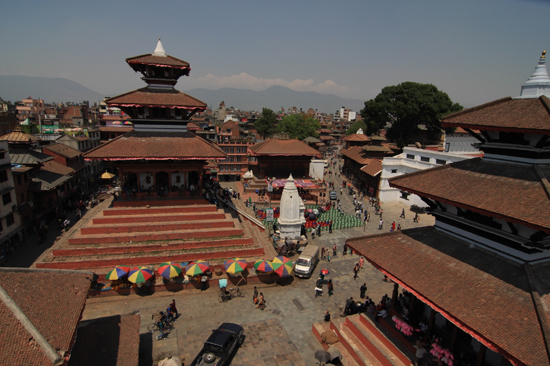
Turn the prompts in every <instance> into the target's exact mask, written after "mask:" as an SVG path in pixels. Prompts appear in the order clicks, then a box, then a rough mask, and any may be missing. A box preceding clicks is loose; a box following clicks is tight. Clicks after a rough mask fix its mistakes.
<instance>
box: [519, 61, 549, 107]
mask: <svg viewBox="0 0 550 366" xmlns="http://www.w3.org/2000/svg"><path fill="white" fill-rule="evenodd" d="M541 95H545V96H547V97H549V98H550V77H548V71H547V70H546V51H542V55H541V56H540V59H539V63H538V65H537V66H536V67H535V72H533V75H531V77H530V78H529V79H528V80H527V81H526V82H525V83H524V84H523V85H522V86H521V94H520V96H519V98H538V97H540V96H541Z"/></svg>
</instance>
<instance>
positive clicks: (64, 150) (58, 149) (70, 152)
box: [42, 144, 81, 159]
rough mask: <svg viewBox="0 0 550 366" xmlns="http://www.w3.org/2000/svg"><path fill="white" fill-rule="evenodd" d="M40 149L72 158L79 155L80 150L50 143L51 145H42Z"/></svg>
mask: <svg viewBox="0 0 550 366" xmlns="http://www.w3.org/2000/svg"><path fill="white" fill-rule="evenodd" d="M42 150H47V151H51V152H53V153H56V154H57V155H61V156H63V157H64V158H68V159H74V158H76V157H78V156H79V155H81V152H80V151H78V150H75V149H73V148H71V147H69V146H67V145H63V144H51V145H46V146H42Z"/></svg>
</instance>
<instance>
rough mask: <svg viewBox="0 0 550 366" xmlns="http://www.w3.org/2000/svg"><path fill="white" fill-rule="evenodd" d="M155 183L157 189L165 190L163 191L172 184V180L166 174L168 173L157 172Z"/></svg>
mask: <svg viewBox="0 0 550 366" xmlns="http://www.w3.org/2000/svg"><path fill="white" fill-rule="evenodd" d="M155 182H156V184H157V187H158V188H159V189H163V190H165V189H167V187H168V186H169V184H170V178H169V175H168V173H166V172H157V173H156V174H155Z"/></svg>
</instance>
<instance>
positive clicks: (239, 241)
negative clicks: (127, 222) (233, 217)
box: [52, 238, 254, 257]
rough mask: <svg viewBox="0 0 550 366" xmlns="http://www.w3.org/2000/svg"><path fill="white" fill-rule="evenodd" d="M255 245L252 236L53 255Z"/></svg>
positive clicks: (60, 251) (66, 252) (65, 253)
mask: <svg viewBox="0 0 550 366" xmlns="http://www.w3.org/2000/svg"><path fill="white" fill-rule="evenodd" d="M244 246H254V241H253V240H252V238H235V239H226V240H215V241H213V240H204V241H194V242H185V243H184V242H180V241H177V242H173V243H170V242H168V243H162V244H143V245H124V246H120V245H116V246H100V247H99V246H98V247H88V248H78V249H54V250H52V255H53V256H54V257H82V256H88V255H109V254H111V255H113V254H127V253H150V252H160V251H169V250H180V251H182V250H185V251H191V250H195V251H196V250H207V249H211V248H223V247H244Z"/></svg>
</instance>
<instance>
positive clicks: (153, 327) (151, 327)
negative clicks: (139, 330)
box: [147, 320, 174, 333]
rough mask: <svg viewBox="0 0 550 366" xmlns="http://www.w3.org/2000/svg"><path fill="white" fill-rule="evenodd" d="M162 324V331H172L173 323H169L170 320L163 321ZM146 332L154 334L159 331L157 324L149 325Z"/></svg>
mask: <svg viewBox="0 0 550 366" xmlns="http://www.w3.org/2000/svg"><path fill="white" fill-rule="evenodd" d="M162 324H163V326H164V327H163V328H162V329H163V330H164V331H170V330H172V329H174V324H173V321H171V320H165V321H163V322H162ZM147 330H148V331H149V332H151V333H153V332H156V331H157V330H158V331H160V329H159V325H158V323H157V322H154V323H151V324H149V325H148V326H147Z"/></svg>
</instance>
